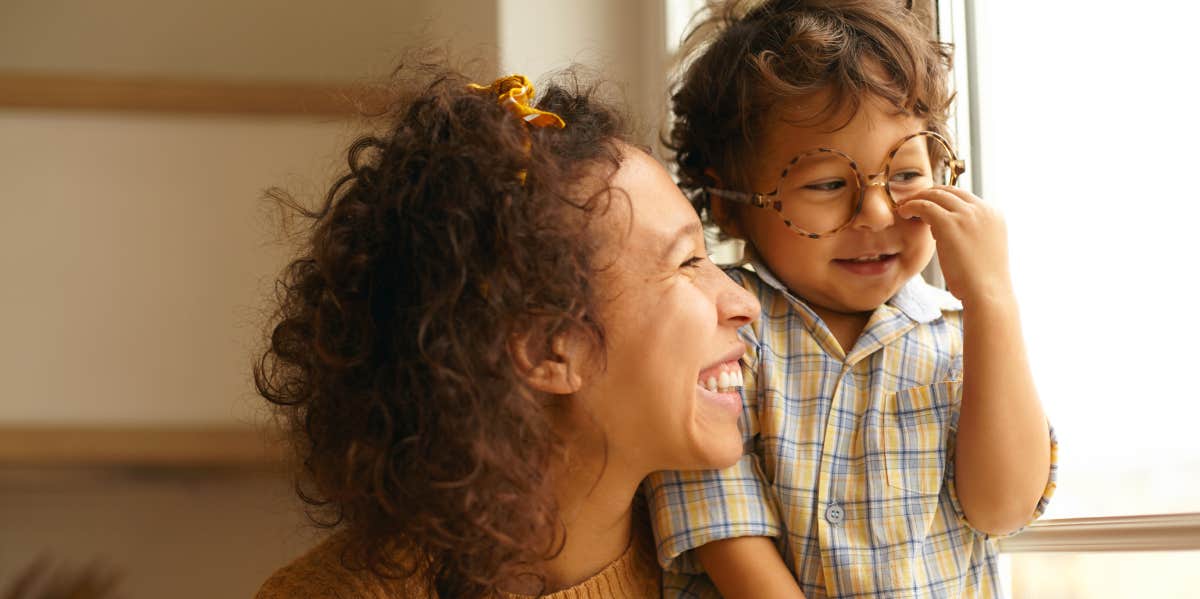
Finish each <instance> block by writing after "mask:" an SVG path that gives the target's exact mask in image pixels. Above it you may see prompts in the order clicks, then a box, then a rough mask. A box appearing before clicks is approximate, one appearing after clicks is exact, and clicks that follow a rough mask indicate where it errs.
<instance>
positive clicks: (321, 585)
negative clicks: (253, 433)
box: [255, 526, 662, 599]
mask: <svg viewBox="0 0 1200 599" xmlns="http://www.w3.org/2000/svg"><path fill="white" fill-rule="evenodd" d="M646 528H647V527H646V526H639V527H638V529H639V535H638V538H635V539H634V541H633V542H632V543H630V545H629V549H627V550H626V551H625V553H624V554H623V555H621V557H620V558H618V559H617V561H615V562H613V563H612V564H609V565H608V566H607V567H606V568H604V569H603V570H601V571H600V572H598V573H596V574H595V575H594V576H592V577H591V578H588V579H587V580H585V581H583V582H581V583H579V584H577V585H575V586H573V587H570V588H567V589H563V590H561V591H557V592H555V593H552V594H549V595H542V596H541V598H540V599H646V598H658V597H660V596H661V590H660V589H661V584H662V571H661V570H660V569H659V567H658V563H657V562H656V561H655V557H654V547H653V544H652V541H650V540H649V532H648V531H647V530H646ZM342 548H343V542H342V540H341V538H340V537H339V536H336V535H335V536H334V537H331V538H330V539H328V540H326V541H325V542H323V543H321V544H320V545H317V546H316V547H314V548H313V549H312V550H310V551H309V552H308V553H306V554H305V555H303V556H301V557H300V558H298V559H297V560H296V561H294V562H292V563H291V564H289V565H287V566H285V567H283V568H281V569H280V570H279V571H277V572H275V574H273V575H272V576H271V577H270V578H269V579H267V581H266V582H265V583H263V586H262V588H261V589H259V591H258V594H257V595H256V596H255V599H400V598H402V597H404V598H408V597H414V598H424V597H433V595H432V594H431V593H429V592H428V590H427V589H425V588H424V585H421V584H418V583H416V581H403V580H380V579H378V578H376V577H374V576H371V575H370V574H369V573H367V572H365V571H361V570H349V569H347V568H346V567H345V566H343V565H342V562H341V554H342ZM506 596H507V597H508V598H510V599H529V598H530V597H532V596H530V595H506Z"/></svg>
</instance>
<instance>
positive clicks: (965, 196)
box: [930, 185, 986, 204]
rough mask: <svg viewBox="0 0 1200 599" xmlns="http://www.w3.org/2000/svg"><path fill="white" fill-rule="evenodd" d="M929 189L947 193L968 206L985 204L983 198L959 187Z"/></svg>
mask: <svg viewBox="0 0 1200 599" xmlns="http://www.w3.org/2000/svg"><path fill="white" fill-rule="evenodd" d="M930 189H937V190H941V191H945V192H948V193H950V194H952V195H954V197H957V198H958V199H960V200H962V201H964V202H966V203H968V204H984V203H986V202H984V200H983V198H981V197H979V196H977V195H975V194H973V193H971V192H969V191H967V190H965V189H963V188H961V187H953V186H950V185H935V186H933V187H931V188H930Z"/></svg>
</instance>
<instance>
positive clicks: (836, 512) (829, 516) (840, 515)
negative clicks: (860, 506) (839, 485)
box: [825, 503, 846, 526]
mask: <svg viewBox="0 0 1200 599" xmlns="http://www.w3.org/2000/svg"><path fill="white" fill-rule="evenodd" d="M845 519H846V510H845V509H843V508H842V506H840V505H838V504H836V503H833V504H830V505H829V507H828V508H826V509H825V520H826V521H827V522H829V523H830V524H832V525H834V526H838V525H839V524H841V523H842V521H843V520H845Z"/></svg>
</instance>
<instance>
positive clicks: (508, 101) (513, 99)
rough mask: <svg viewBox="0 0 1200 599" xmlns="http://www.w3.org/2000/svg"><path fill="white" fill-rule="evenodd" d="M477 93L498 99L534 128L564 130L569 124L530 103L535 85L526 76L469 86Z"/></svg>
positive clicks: (510, 77) (503, 78)
mask: <svg viewBox="0 0 1200 599" xmlns="http://www.w3.org/2000/svg"><path fill="white" fill-rule="evenodd" d="M468 87H470V88H471V89H473V90H475V91H480V92H487V93H489V94H491V95H494V96H495V97H496V101H497V102H498V103H499V104H500V105H501V106H503V107H504V108H506V109H508V111H509V112H511V113H513V115H515V116H516V117H517V118H519V119H521V120H522V121H524V122H526V123H529V124H530V125H533V126H534V127H554V128H556V129H562V128H563V127H566V126H567V124H566V123H565V122H563V120H562V117H560V116H558V115H557V114H554V113H553V112H547V111H545V110H538V109H536V108H534V107H533V106H530V105H529V103H530V102H531V101H532V100H533V84H532V83H530V82H529V79H526V78H525V76H524V75H509V76H508V77H501V78H499V79H497V80H495V81H493V82H492V84H491V85H487V86H484V85H479V84H476V83H470V84H468Z"/></svg>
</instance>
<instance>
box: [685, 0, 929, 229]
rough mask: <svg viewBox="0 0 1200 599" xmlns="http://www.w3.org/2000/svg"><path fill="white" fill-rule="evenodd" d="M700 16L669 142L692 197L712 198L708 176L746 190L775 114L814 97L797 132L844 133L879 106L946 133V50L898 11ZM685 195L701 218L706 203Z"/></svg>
mask: <svg viewBox="0 0 1200 599" xmlns="http://www.w3.org/2000/svg"><path fill="white" fill-rule="evenodd" d="M706 16H707V18H705V19H702V20H700V21H699V22H698V23H697V24H696V25H695V26H694V27H692V29H691V30H690V31H689V33H688V35H687V38H686V40H685V51H684V54H683V57H682V63H683V64H688V65H689V66H688V67H687V68H686V70H685V72H684V73H683V75H682V78H681V80H680V81H679V82H678V85H677V87H676V89H675V92H674V94H673V95H672V111H673V112H674V117H675V120H674V125H673V126H672V128H671V132H670V136H669V139H668V141H667V145H668V147H670V148H671V149H672V150H674V152H675V161H676V164H677V166H678V177H679V179H680V185H681V187H683V188H684V189H685V190H687V191H689V192H696V191H697V190H699V189H701V188H703V187H705V186H718V182H717V181H716V180H715V179H714V177H713V174H714V173H715V174H716V175H717V176H719V177H720V178H721V179H722V181H721V183H720V184H719V185H720V186H726V187H728V186H731V185H732V186H739V185H740V186H745V185H747V184H748V175H747V173H748V172H749V170H750V169H751V168H752V165H751V164H750V163H749V161H750V160H752V159H753V158H754V157H756V156H757V155H758V153H757V152H755V151H754V148H755V146H756V144H758V143H760V142H761V140H762V138H763V130H764V127H766V126H768V125H769V122H768V121H767V118H768V117H769V116H770V114H771V111H772V109H773V108H775V107H777V106H779V105H780V104H782V103H789V102H803V101H806V100H808V99H811V98H815V97H817V95H818V94H822V93H825V94H828V96H827V103H826V104H825V105H824V106H822V107H820V108H819V109H818V110H816V111H814V112H813V113H812V114H810V115H807V116H806V117H805V118H803V122H802V123H801V124H804V125H815V124H824V123H829V122H830V119H834V118H839V117H844V118H846V119H847V122H848V121H849V119H850V118H852V117H853V115H854V114H855V112H856V111H857V110H858V107H859V106H860V105H861V103H862V102H863V101H864V100H865V99H867V98H868V97H878V98H880V99H883V100H885V101H886V102H888V103H890V104H891V105H893V106H895V107H896V108H897V109H898V110H900V111H902V112H904V113H906V114H912V115H915V116H917V117H920V118H922V119H924V120H925V121H926V122H927V127H928V128H929V129H930V130H932V131H935V132H937V133H941V134H943V135H945V134H946V133H947V132H946V121H947V119H948V110H949V107H950V104H951V101H952V99H953V94H951V93H950V91H949V89H948V81H947V78H948V72H949V68H950V58H951V48H950V47H949V46H948V45H946V44H942V43H939V42H937V41H936V40H935V39H933V36H932V34H931V33H930V32H929V31H928V28H927V27H926V26H925V25H924V24H923V23H922V22H921V20H920V18H919V17H918V16H917V15H915V14H913V13H912V12H911V11H910V10H909V9H908V8H907V7H906V6H905V4H904V3H903V2H900V1H899V0H766V1H765V2H751V1H745V0H732V1H729V2H721V3H717V5H716V6H712V7H710V8H709V10H708V14H707V15H706ZM847 108H849V110H848V111H846V109H847ZM692 195H693V198H695V200H696V204H697V206H696V207H697V209H698V210H701V211H702V210H703V209H704V203H705V202H704V196H705V194H697V193H693V194H692Z"/></svg>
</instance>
